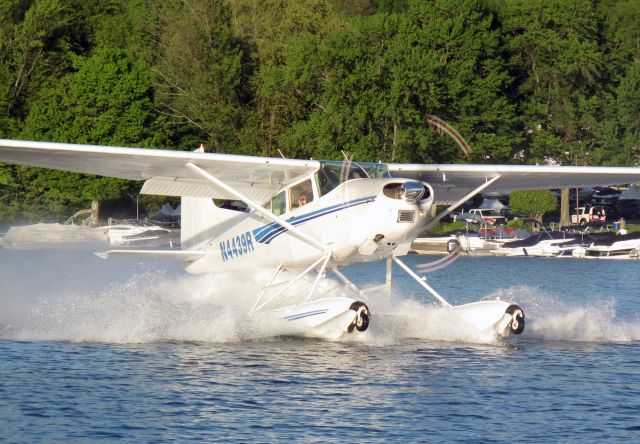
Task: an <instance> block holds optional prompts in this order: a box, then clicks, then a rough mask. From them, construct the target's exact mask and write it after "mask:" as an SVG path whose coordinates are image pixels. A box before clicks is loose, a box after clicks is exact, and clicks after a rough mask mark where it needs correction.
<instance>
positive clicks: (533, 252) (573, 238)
mask: <svg viewBox="0 0 640 444" xmlns="http://www.w3.org/2000/svg"><path fill="white" fill-rule="evenodd" d="M580 245H581V240H580V239H579V236H578V235H577V234H575V233H567V232H564V231H541V232H539V233H534V234H532V235H531V236H529V237H527V238H524V239H520V240H516V241H512V242H506V243H505V244H503V245H502V246H501V247H500V248H496V249H495V250H491V254H493V255H496V256H543V257H551V256H560V255H563V254H570V252H571V251H572V250H573V249H575V248H577V247H578V246H580Z"/></svg>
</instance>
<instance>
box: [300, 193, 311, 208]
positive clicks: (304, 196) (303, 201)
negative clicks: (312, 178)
mask: <svg viewBox="0 0 640 444" xmlns="http://www.w3.org/2000/svg"><path fill="white" fill-rule="evenodd" d="M307 203H309V199H308V196H307V193H304V192H303V193H300V195H299V196H298V206H299V207H301V206H303V205H306V204H307Z"/></svg>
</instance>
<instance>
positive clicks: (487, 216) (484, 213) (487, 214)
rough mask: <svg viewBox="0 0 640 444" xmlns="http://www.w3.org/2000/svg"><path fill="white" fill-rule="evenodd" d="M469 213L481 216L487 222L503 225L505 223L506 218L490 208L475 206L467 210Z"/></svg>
mask: <svg viewBox="0 0 640 444" xmlns="http://www.w3.org/2000/svg"><path fill="white" fill-rule="evenodd" d="M469 214H472V215H475V216H478V217H480V218H482V220H484V221H485V222H487V223H490V224H492V225H504V224H506V223H507V218H506V217H505V216H502V215H500V214H499V213H498V212H497V211H496V210H492V209H490V208H475V209H473V210H469Z"/></svg>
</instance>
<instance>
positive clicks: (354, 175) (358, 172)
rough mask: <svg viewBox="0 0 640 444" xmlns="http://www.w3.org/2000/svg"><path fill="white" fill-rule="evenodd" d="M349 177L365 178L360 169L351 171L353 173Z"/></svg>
mask: <svg viewBox="0 0 640 444" xmlns="http://www.w3.org/2000/svg"><path fill="white" fill-rule="evenodd" d="M349 179H364V176H363V175H362V173H361V172H360V171H357V170H354V171H351V174H350V175H349Z"/></svg>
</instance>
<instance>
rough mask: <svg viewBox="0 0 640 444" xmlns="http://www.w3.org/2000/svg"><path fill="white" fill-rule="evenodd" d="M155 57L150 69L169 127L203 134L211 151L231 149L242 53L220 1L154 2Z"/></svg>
mask: <svg viewBox="0 0 640 444" xmlns="http://www.w3.org/2000/svg"><path fill="white" fill-rule="evenodd" d="M155 8H156V9H155V14H156V17H157V20H158V29H157V31H156V32H157V33H158V38H159V41H160V52H159V54H158V59H157V62H156V63H155V64H154V65H153V70H154V72H155V74H156V80H157V86H156V94H157V102H158V105H159V108H160V109H161V110H162V111H163V112H164V113H165V114H166V115H167V116H168V117H169V118H171V119H172V120H173V122H174V123H175V124H183V125H189V126H192V127H193V128H194V130H195V131H199V132H201V133H202V134H204V135H206V137H207V139H208V142H209V144H212V145H213V147H214V149H215V151H218V152H225V151H227V149H228V148H229V149H231V148H233V147H234V146H236V145H237V143H238V142H237V132H238V130H239V128H240V126H241V108H240V104H241V99H242V97H243V94H244V92H243V87H244V82H243V81H244V78H243V77H244V75H245V73H244V71H243V66H242V60H243V50H242V47H241V45H240V42H239V41H238V40H237V39H236V37H235V36H234V33H233V28H232V27H231V16H230V10H229V8H228V6H227V5H226V3H225V2H223V1H210V0H190V1H187V2H176V1H170V0H165V1H160V2H157V4H156V6H155Z"/></svg>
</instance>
